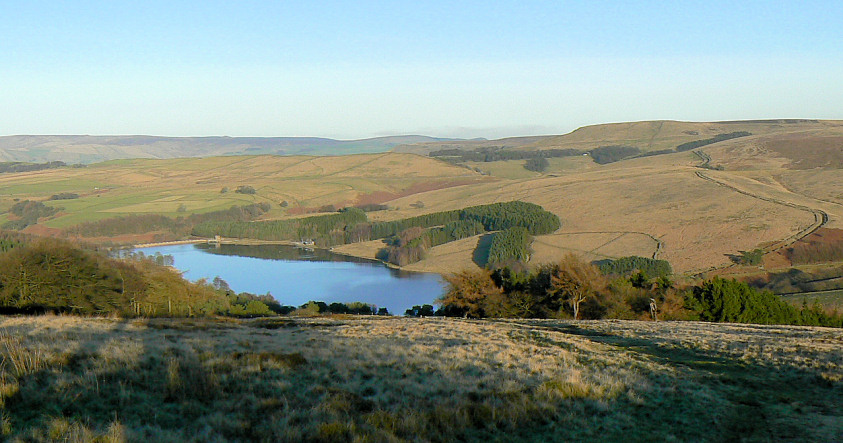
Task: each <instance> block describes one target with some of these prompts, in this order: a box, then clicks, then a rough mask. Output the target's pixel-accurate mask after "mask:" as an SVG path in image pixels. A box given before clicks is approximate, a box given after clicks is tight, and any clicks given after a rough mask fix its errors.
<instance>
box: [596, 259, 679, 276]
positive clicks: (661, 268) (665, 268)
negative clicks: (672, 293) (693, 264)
mask: <svg viewBox="0 0 843 443" xmlns="http://www.w3.org/2000/svg"><path fill="white" fill-rule="evenodd" d="M594 264H596V265H597V267H598V268H599V269H600V272H602V273H603V274H604V275H614V276H628V275H630V274H632V273H635V272H641V273H643V274H644V275H646V276H650V277H656V278H658V277H667V276H669V275H672V274H673V269H672V268H671V267H670V262H668V261H667V260H658V259H654V258H648V257H638V256H629V257H621V258H618V259H614V260H613V259H606V260H598V261H596V262H594Z"/></svg>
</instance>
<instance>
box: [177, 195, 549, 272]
mask: <svg viewBox="0 0 843 443" xmlns="http://www.w3.org/2000/svg"><path fill="white" fill-rule="evenodd" d="M481 226H482V229H483V230H484V231H500V230H505V229H509V228H513V227H523V228H525V229H527V231H528V232H529V233H530V234H531V235H542V234H549V233H551V232H553V231H556V230H557V229H559V227H560V226H561V223H560V221H559V217H558V216H556V215H555V214H552V213H550V212H547V211H545V210H544V209H543V208H542V207H541V206H539V205H536V204H533V203H526V202H521V201H511V202H506V203H493V204H489V205H479V206H472V207H468V208H465V209H457V210H452V211H442V212H433V213H430V214H424V215H419V216H416V217H410V218H405V219H401V220H393V221H385V222H369V221H368V218H367V217H366V214H365V213H364V212H363V211H362V210H360V209H358V208H345V209H343V210H341V211H340V212H339V213H334V214H328V215H318V216H312V217H304V218H298V219H289V220H272V221H257V222H243V221H207V222H203V223H200V224H198V225H196V226H195V227H194V228H193V231H192V233H193V234H194V235H197V236H201V237H213V236H214V235H222V236H224V237H233V238H252V239H258V240H300V239H310V240H313V241H314V242H315V243H316V244H317V245H318V246H322V247H325V246H334V245H339V244H347V243H356V242H362V241H368V240H377V239H387V240H386V243H387V244H388V245H389V246H390V247H396V248H404V249H405V251H400V250H395V251H392V250H389V248H387V251H385V252H382V253H381V256H382V257H383V256H389V255H390V253H391V252H394V253H393V254H392V255H393V257H394V258H395V260H394V261H393V260H388V261H390V262H392V263H395V264H398V263H405V264H406V263H412V262H413V260H415V261H418V260H420V259H421V258H420V257H423V256H424V251H425V250H426V249H428V248H430V247H432V246H436V245H440V244H443V243H447V242H450V241H454V240H459V239H460V238H465V237H469V236H471V235H477V234H479V233H481V232H482V231H481V230H480V227H481ZM428 228H433V229H428ZM411 229H412V230H411ZM408 230H411V231H408ZM411 234H414V235H411ZM411 248H414V249H412V250H411ZM408 260H409V261H408Z"/></svg>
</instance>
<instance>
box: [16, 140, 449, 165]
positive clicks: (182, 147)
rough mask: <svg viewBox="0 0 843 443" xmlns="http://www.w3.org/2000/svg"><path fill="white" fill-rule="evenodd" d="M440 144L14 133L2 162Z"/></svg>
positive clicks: (317, 152)
mask: <svg viewBox="0 0 843 443" xmlns="http://www.w3.org/2000/svg"><path fill="white" fill-rule="evenodd" d="M439 140H442V139H436V138H433V137H424V136H419V135H404V136H393V137H377V138H370V139H363V140H334V139H330V138H319V137H155V136H146V135H130V136H91V135H15V136H4V137H0V161H18V162H46V161H63V162H65V163H95V162H100V161H105V160H115V159H126V158H158V159H164V158H182V157H209V156H218V155H259V154H274V155H347V154H359V153H374V152H386V151H389V150H391V149H392V148H393V147H395V146H398V145H402V144H407V143H421V142H430V141H439Z"/></svg>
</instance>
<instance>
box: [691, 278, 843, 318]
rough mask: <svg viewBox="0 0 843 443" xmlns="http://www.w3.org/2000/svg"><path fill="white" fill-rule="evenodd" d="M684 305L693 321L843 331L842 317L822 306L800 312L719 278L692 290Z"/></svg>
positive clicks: (777, 299) (772, 297)
mask: <svg viewBox="0 0 843 443" xmlns="http://www.w3.org/2000/svg"><path fill="white" fill-rule="evenodd" d="M685 301H686V308H687V309H688V310H689V311H691V313H692V315H691V319H694V320H702V321H711V322H733V323H757V324H786V325H805V326H828V327H836V328H840V327H843V316H841V315H829V314H827V313H825V312H824V311H823V309H822V308H821V307H820V306H819V305H814V306H807V304H803V306H802V309H797V308H796V307H794V306H793V305H791V304H790V303H787V302H785V301H783V300H782V299H781V298H780V297H778V296H776V295H775V294H773V293H772V292H769V291H758V290H756V289H753V288H751V287H750V286H749V285H747V284H746V283H743V282H738V281H735V280H724V279H721V278H718V277H715V278H714V279H712V280H709V281H707V282H704V283H702V284H701V285H699V286H695V287H693V288H692V290H691V291H690V292H688V293H687V295H686V298H685Z"/></svg>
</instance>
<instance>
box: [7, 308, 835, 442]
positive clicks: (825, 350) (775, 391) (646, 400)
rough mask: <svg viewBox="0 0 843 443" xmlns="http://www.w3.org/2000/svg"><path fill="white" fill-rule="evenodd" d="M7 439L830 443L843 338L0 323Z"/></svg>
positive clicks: (532, 328)
mask: <svg viewBox="0 0 843 443" xmlns="http://www.w3.org/2000/svg"><path fill="white" fill-rule="evenodd" d="M0 361H2V364H0V431H2V433H3V435H4V438H5V439H8V440H11V441H50V440H62V441H89V440H90V439H92V438H94V437H97V436H99V437H100V438H101V439H102V441H141V440H143V441H150V442H154V441H234V440H240V441H242V440H254V441H455V440H463V441H465V440H471V441H476V440H507V441H510V440H534V441H560V440H561V441H567V440H570V441H619V440H625V441H735V440H745V441H776V440H781V441H840V440H841V439H843V426H841V422H843V380H841V372H840V368H841V365H843V332H841V331H840V330H832V329H823V328H805V327H778V326H750V325H730V324H703V323H691V322H687V323H675V322H662V323H645V322H622V321H595V322H584V321H580V322H565V321H558V320H554V321H535V320H533V321H528V320H522V321H502V322H491V321H469V320H453V319H405V318H384V319H382V318H315V319H271V320H256V321H229V320H226V321H223V320H115V319H82V318H74V317H53V316H45V317H0Z"/></svg>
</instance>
